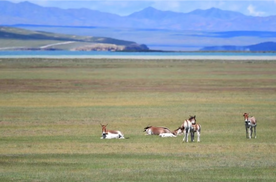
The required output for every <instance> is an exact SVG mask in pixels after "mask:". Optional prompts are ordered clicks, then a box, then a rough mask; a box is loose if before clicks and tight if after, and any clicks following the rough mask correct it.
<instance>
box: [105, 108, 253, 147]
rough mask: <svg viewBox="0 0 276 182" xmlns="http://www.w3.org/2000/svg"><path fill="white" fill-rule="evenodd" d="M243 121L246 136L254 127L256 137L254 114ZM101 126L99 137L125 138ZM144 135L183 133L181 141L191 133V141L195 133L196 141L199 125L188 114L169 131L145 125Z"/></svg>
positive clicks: (118, 132) (250, 135) (115, 131)
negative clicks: (187, 116)
mask: <svg viewBox="0 0 276 182" xmlns="http://www.w3.org/2000/svg"><path fill="white" fill-rule="evenodd" d="M243 117H244V122H245V131H246V138H249V139H251V138H252V133H253V129H254V138H256V137H257V136H256V126H257V120H256V119H255V117H254V116H252V117H249V114H248V113H244V114H243ZM101 126H102V137H101V139H125V137H124V135H123V133H122V132H121V131H118V130H107V129H106V127H107V124H106V125H103V124H101ZM144 132H146V135H159V136H160V137H177V136H178V135H181V134H183V135H184V137H183V142H188V136H189V134H191V142H193V141H194V135H195V133H196V134H197V142H200V132H201V125H200V124H198V123H196V116H190V118H189V119H186V120H185V121H184V122H183V123H182V124H181V126H180V127H178V128H177V129H175V130H173V131H171V130H169V129H168V128H166V127H156V126H147V127H145V128H144Z"/></svg>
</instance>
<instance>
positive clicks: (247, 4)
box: [9, 0, 276, 17]
mask: <svg viewBox="0 0 276 182" xmlns="http://www.w3.org/2000/svg"><path fill="white" fill-rule="evenodd" d="M9 1H10V2H22V1H26V0H9ZM28 1H29V2H32V3H35V4H38V5H40V6H45V7H59V8H63V9H68V8H89V9H93V10H99V11H102V12H109V13H114V14H118V15H121V16H126V15H129V14H131V13H133V12H137V11H140V10H142V9H144V8H147V7H149V6H151V7H154V8H156V9H159V10H163V11H175V12H182V13H188V12H191V11H193V10H195V9H209V8H212V7H215V8H219V9H222V10H230V11H237V12H241V13H243V14H245V15H250V16H262V17H265V16H271V15H276V11H275V10H276V0H261V1H260V0H253V1H249V0H224V1H222V0H215V1H210V0H140V1H137V0H71V1H68V0H28Z"/></svg>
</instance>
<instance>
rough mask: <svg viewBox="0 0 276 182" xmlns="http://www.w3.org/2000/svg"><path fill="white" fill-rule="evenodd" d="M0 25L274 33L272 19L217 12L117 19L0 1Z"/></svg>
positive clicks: (149, 13) (146, 13) (150, 11)
mask: <svg viewBox="0 0 276 182" xmlns="http://www.w3.org/2000/svg"><path fill="white" fill-rule="evenodd" d="M0 7H1V11H0V24H1V25H16V24H30V25H52V26H95V27H125V28H142V29H172V30H197V31H236V30H239V31H241V30H243V31H246V30H250V31H252V30H254V31H276V16H267V17H254V16H246V15H244V14H242V13H239V12H234V11H225V10H221V9H217V8H210V9H207V10H200V9H198V10H194V11H192V12H189V13H179V12H173V11H160V10H157V9H155V8H153V7H148V8H145V9H143V10H141V11H138V12H134V13H132V14H130V15H128V16H119V15H116V14H112V13H106V12H101V11H96V10H91V9H86V8H81V9H61V8H56V7H42V6H39V5H36V4H33V3H30V2H28V1H25V2H20V3H12V2H9V1H0Z"/></svg>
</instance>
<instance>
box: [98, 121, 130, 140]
mask: <svg viewBox="0 0 276 182" xmlns="http://www.w3.org/2000/svg"><path fill="white" fill-rule="evenodd" d="M107 125H108V124H106V125H103V124H101V126H102V137H101V139H117V138H119V139H125V137H124V135H123V134H122V132H120V131H118V130H107V129H106V126H107Z"/></svg>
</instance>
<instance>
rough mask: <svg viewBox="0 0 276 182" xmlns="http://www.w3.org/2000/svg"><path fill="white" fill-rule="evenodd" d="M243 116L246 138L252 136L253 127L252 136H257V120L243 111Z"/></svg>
mask: <svg viewBox="0 0 276 182" xmlns="http://www.w3.org/2000/svg"><path fill="white" fill-rule="evenodd" d="M243 117H244V122H245V132H246V138H249V139H251V138H252V133H253V128H254V135H255V136H254V137H255V138H257V136H256V126H257V120H256V119H255V117H254V116H252V117H249V114H248V113H244V114H243Z"/></svg>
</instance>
